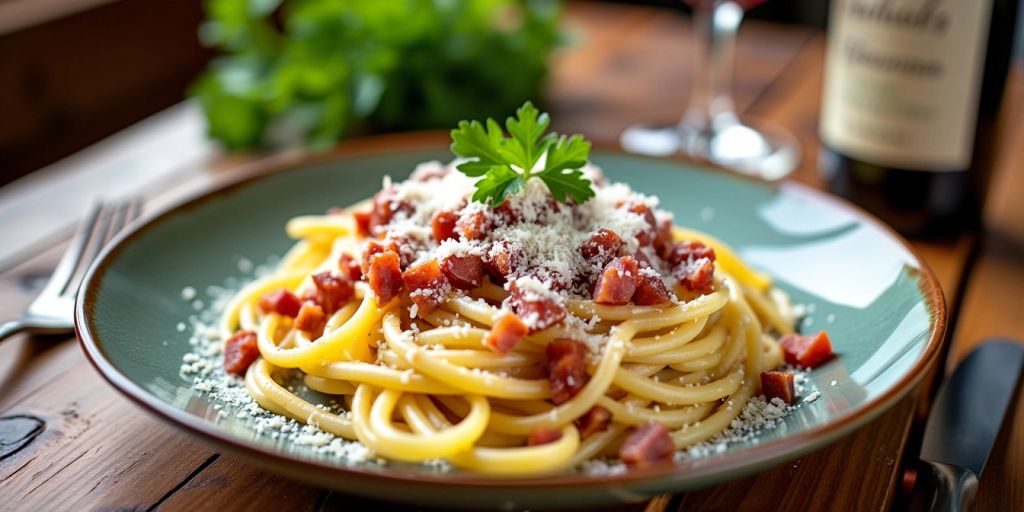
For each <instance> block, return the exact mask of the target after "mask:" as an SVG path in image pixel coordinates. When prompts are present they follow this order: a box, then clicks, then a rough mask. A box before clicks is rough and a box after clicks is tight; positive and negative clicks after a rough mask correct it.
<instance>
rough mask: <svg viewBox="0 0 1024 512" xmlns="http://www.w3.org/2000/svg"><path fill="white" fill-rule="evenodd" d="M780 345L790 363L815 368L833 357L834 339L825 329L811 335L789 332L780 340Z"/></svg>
mask: <svg viewBox="0 0 1024 512" xmlns="http://www.w3.org/2000/svg"><path fill="white" fill-rule="evenodd" d="M779 345H782V351H783V353H784V354H785V355H786V362H787V363H789V364H798V365H800V366H805V367H807V368H814V367H817V366H818V365H820V364H822V363H824V362H825V361H827V360H828V359H829V358H830V357H832V341H831V340H830V339H829V337H828V333H827V332H825V331H820V332H818V333H817V334H811V335H801V334H788V335H786V336H783V337H782V339H780V340H779Z"/></svg>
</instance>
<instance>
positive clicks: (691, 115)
mask: <svg viewBox="0 0 1024 512" xmlns="http://www.w3.org/2000/svg"><path fill="white" fill-rule="evenodd" d="M693 5H694V9H693V21H694V32H695V34H694V35H695V36H696V37H695V40H696V43H697V47H696V49H695V50H696V51H695V54H694V55H695V57H696V58H695V59H694V64H695V67H694V70H693V76H694V82H693V89H692V93H691V96H690V105H689V107H688V110H687V113H686V115H685V116H684V117H683V120H682V122H683V123H685V124H687V125H689V126H697V127H699V129H700V130H701V131H703V132H706V133H713V132H714V131H715V130H716V129H720V128H721V127H722V125H724V124H726V123H734V122H737V117H736V114H735V110H734V108H733V103H732V94H731V92H730V88H731V86H732V72H733V58H734V54H735V50H736V31H737V30H738V29H739V26H740V22H741V21H743V8H742V7H740V5H739V4H737V3H736V2H734V1H731V0H699V1H697V2H694V3H693Z"/></svg>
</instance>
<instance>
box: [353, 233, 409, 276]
mask: <svg viewBox="0 0 1024 512" xmlns="http://www.w3.org/2000/svg"><path fill="white" fill-rule="evenodd" d="M384 251H394V252H395V254H399V250H398V244H396V243H395V242H394V241H393V240H389V241H388V242H387V243H384V242H378V241H377V240H370V243H368V244H366V249H364V250H363V258H362V259H361V260H360V263H359V270H362V271H363V274H364V275H365V274H366V273H367V272H368V271H369V270H370V258H372V257H373V256H374V255H376V254H380V253H382V252H384Z"/></svg>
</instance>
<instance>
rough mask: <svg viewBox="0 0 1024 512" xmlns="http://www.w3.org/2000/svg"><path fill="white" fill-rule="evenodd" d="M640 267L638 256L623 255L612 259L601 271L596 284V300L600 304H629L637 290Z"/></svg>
mask: <svg viewBox="0 0 1024 512" xmlns="http://www.w3.org/2000/svg"><path fill="white" fill-rule="evenodd" d="M639 273H640V267H639V265H638V264H637V262H636V258H634V257H632V256H621V257H618V258H615V259H614V260H612V262H611V263H609V264H608V266H606V267H605V268H604V271H602V272H601V275H600V276H598V278H597V283H596V284H595V285H594V302H596V303H598V304H612V305H622V304H628V303H629V301H630V299H632V298H633V292H635V291H636V278H637V276H638V275H639Z"/></svg>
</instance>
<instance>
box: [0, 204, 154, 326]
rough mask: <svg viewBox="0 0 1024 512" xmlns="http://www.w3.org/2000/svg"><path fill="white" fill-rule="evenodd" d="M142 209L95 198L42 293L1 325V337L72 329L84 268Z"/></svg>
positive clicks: (135, 205) (140, 206) (139, 206)
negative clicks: (76, 297)
mask: <svg viewBox="0 0 1024 512" xmlns="http://www.w3.org/2000/svg"><path fill="white" fill-rule="evenodd" d="M140 213H142V202H141V201H139V200H138V199H130V200H126V201H122V202H117V203H103V202H97V203H95V204H94V205H93V206H92V209H90V210H89V213H88V214H87V215H86V216H85V219H84V220H82V223H81V224H79V226H78V230H77V231H75V236H74V237H73V238H72V239H71V245H70V246H69V247H68V250H67V251H66V252H65V253H64V256H63V257H62V258H61V260H60V263H58V264H57V268H56V269H54V271H53V275H52V276H50V280H49V281H48V282H47V283H46V287H45V288H43V291H42V293H40V294H39V296H38V297H36V299H35V300H34V301H32V304H30V305H29V306H28V309H26V310H25V312H23V313H22V314H21V316H20V317H19V318H18V319H16V320H12V321H10V322H6V323H4V324H2V325H0V341H3V340H4V339H7V338H9V337H11V336H13V335H14V334H17V333H19V332H22V331H28V332H33V333H37V334H64V333H70V332H72V331H73V330H74V328H75V324H74V309H75V295H77V294H78V287H79V285H81V284H82V278H83V277H84V275H85V271H86V269H88V267H89V265H90V264H92V262H93V260H95V259H96V257H97V256H99V254H100V251H101V250H103V247H104V246H106V245H107V242H109V241H110V240H111V239H112V238H114V235H116V234H117V233H118V232H120V231H121V230H122V229H124V227H125V226H127V225H128V223H130V222H131V221H132V220H134V219H135V218H136V217H138V216H139V214H140Z"/></svg>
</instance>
